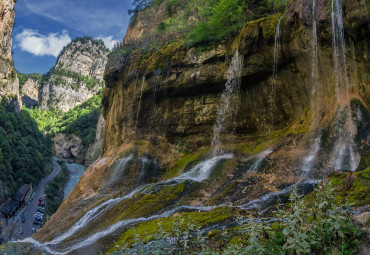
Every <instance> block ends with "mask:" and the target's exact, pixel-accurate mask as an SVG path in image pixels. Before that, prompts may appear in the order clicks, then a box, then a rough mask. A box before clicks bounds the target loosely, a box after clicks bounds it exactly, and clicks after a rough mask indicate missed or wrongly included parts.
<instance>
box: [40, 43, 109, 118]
mask: <svg viewBox="0 0 370 255" xmlns="http://www.w3.org/2000/svg"><path fill="white" fill-rule="evenodd" d="M108 53H109V50H108V49H107V48H106V47H105V46H104V43H103V42H101V41H94V40H93V39H91V38H77V39H75V40H74V41H72V42H71V43H70V44H69V45H67V46H66V47H65V48H64V50H63V51H62V52H61V53H60V55H59V57H58V60H57V63H56V65H55V67H54V68H53V69H52V70H51V71H50V73H49V74H48V75H47V80H46V81H45V82H43V84H42V86H41V88H40V92H39V107H40V108H42V109H50V107H51V106H55V107H56V108H57V109H59V110H62V111H64V112H66V111H68V110H70V109H72V108H73V107H75V106H76V105H79V104H81V103H83V102H85V101H86V100H88V99H89V98H91V97H92V96H93V95H95V94H96V93H97V92H98V91H99V90H101V89H102V88H104V81H103V73H104V68H105V64H106V62H107V56H108Z"/></svg>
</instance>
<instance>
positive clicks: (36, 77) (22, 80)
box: [17, 72, 44, 90]
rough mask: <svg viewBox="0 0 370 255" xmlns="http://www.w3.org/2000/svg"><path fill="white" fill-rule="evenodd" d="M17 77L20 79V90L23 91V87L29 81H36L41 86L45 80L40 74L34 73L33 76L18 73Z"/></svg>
mask: <svg viewBox="0 0 370 255" xmlns="http://www.w3.org/2000/svg"><path fill="white" fill-rule="evenodd" d="M17 76H18V79H19V89H20V90H21V89H22V87H23V85H24V84H25V83H26V82H27V80H28V79H32V80H34V81H39V82H40V84H41V82H42V81H43V79H44V76H43V75H41V74H39V73H33V74H24V73H20V72H17Z"/></svg>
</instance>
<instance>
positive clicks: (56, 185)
mask: <svg viewBox="0 0 370 255" xmlns="http://www.w3.org/2000/svg"><path fill="white" fill-rule="evenodd" d="M58 164H59V165H60V166H61V170H60V172H59V174H58V175H57V176H56V177H55V178H54V179H53V180H51V181H50V182H49V183H48V184H46V186H45V194H46V204H47V206H46V211H45V215H46V217H47V218H48V217H50V216H51V215H53V214H54V213H55V212H56V211H57V209H58V207H59V206H60V204H61V203H62V202H63V192H62V189H63V187H64V185H65V184H66V183H67V181H68V178H69V174H68V169H67V166H66V164H65V163H64V161H58Z"/></svg>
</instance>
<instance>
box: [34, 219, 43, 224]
mask: <svg viewBox="0 0 370 255" xmlns="http://www.w3.org/2000/svg"><path fill="white" fill-rule="evenodd" d="M33 224H34V225H42V221H41V220H34V221H33Z"/></svg>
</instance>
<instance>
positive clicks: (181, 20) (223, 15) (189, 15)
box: [123, 0, 288, 48]
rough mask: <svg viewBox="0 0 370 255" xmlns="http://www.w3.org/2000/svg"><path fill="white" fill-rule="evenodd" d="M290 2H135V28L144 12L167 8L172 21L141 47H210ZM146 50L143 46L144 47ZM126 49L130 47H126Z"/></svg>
mask: <svg viewBox="0 0 370 255" xmlns="http://www.w3.org/2000/svg"><path fill="white" fill-rule="evenodd" d="M287 3H288V0H247V1H245V0H189V1H183V0H178V1H176V0H167V1H166V0H135V1H134V3H133V5H134V7H135V8H134V9H131V10H129V14H130V15H133V16H132V19H131V26H134V25H135V23H136V22H137V16H138V13H139V12H140V11H144V10H146V9H148V8H151V7H153V6H159V5H161V4H165V10H166V13H167V16H168V17H169V18H168V19H167V20H165V21H164V22H161V23H160V24H159V25H158V29H157V35H152V34H150V35H143V36H142V37H141V39H140V41H141V43H144V44H147V46H149V48H150V47H153V45H156V44H157V43H158V41H160V42H161V44H162V46H163V44H166V43H170V42H173V41H180V40H182V41H183V42H184V43H185V45H187V46H188V47H192V46H197V47H201V48H204V47H207V46H210V45H213V44H216V43H218V42H220V41H222V40H228V39H231V38H233V37H234V36H235V35H236V34H238V32H239V31H240V30H241V29H242V27H243V25H244V24H245V23H246V22H247V21H252V20H256V19H260V18H263V17H267V16H270V15H272V14H274V13H276V12H279V11H282V10H283V9H284V8H285V6H286V5H287ZM141 46H142V45H141ZM123 47H130V46H129V45H123Z"/></svg>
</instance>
